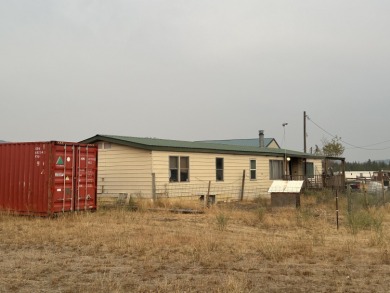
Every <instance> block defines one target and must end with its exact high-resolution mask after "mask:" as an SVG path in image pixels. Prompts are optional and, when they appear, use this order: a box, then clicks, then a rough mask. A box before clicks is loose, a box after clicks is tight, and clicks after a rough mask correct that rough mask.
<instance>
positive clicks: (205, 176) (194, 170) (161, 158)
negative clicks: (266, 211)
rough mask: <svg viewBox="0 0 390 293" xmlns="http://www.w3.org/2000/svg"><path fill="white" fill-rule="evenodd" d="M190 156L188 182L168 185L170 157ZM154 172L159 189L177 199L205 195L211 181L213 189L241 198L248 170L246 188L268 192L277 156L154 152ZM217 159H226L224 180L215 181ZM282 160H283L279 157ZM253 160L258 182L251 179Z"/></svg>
mask: <svg viewBox="0 0 390 293" xmlns="http://www.w3.org/2000/svg"><path fill="white" fill-rule="evenodd" d="M170 156H178V157H180V156H184V157H189V165H190V168H189V170H190V171H189V172H190V174H189V182H171V183H170V182H169V157H170ZM152 158H153V159H152V160H153V168H152V169H153V173H155V174H156V186H157V189H158V190H160V192H161V193H163V191H164V190H165V191H167V190H169V191H170V192H171V193H174V196H178V194H177V193H180V195H191V193H204V190H205V189H206V190H207V186H208V182H209V181H211V184H212V188H214V189H218V190H221V189H223V188H226V189H231V190H232V191H233V192H234V193H236V194H237V195H238V193H239V190H240V189H241V185H242V175H243V170H245V189H246V190H247V191H249V190H254V189H261V190H266V189H268V187H269V186H270V185H271V183H272V181H271V180H269V160H270V159H278V158H276V157H265V156H253V155H251V156H247V155H231V154H229V155H228V154H208V153H187V152H161V151H153V153H152ZM216 158H223V159H224V180H223V181H216V166H215V160H216ZM279 159H280V158H279ZM250 160H256V173H257V174H256V175H257V176H256V177H257V179H256V180H250Z"/></svg>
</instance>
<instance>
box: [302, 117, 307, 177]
mask: <svg viewBox="0 0 390 293" xmlns="http://www.w3.org/2000/svg"><path fill="white" fill-rule="evenodd" d="M303 152H304V153H306V111H303ZM303 176H304V178H305V180H306V176H307V169H306V158H305V159H304V165H303Z"/></svg>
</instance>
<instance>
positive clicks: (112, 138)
mask: <svg viewBox="0 0 390 293" xmlns="http://www.w3.org/2000/svg"><path fill="white" fill-rule="evenodd" d="M99 141H106V142H111V143H115V144H119V145H125V146H130V147H134V148H139V149H146V150H160V151H176V152H197V153H221V154H246V155H263V156H279V157H282V156H284V155H285V154H286V155H287V156H290V157H298V158H316V159H323V158H325V157H323V156H317V155H313V154H305V153H303V152H297V151H292V150H285V149H276V148H266V147H264V148H260V147H253V146H242V145H227V144H220V143H205V142H193V141H180V140H169V139H159V138H148V137H144V138H143V137H131V136H118V135H99V134H98V135H95V136H93V137H91V138H88V139H85V140H83V141H80V143H96V142H99ZM338 159H340V158H338Z"/></svg>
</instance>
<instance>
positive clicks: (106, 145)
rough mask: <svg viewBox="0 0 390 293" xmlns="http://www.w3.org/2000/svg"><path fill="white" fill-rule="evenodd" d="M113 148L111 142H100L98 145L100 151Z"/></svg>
mask: <svg viewBox="0 0 390 293" xmlns="http://www.w3.org/2000/svg"><path fill="white" fill-rule="evenodd" d="M110 148H111V143H109V142H99V143H98V149H100V150H101V149H105V150H106V149H110Z"/></svg>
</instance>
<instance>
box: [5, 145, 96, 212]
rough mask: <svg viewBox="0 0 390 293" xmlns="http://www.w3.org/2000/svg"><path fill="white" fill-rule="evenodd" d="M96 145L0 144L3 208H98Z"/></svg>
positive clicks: (21, 209) (32, 209)
mask: <svg viewBox="0 0 390 293" xmlns="http://www.w3.org/2000/svg"><path fill="white" fill-rule="evenodd" d="M96 156H97V149H96V147H95V146H86V145H80V144H76V143H57V142H32V143H30V142H29V143H12V144H1V145H0V208H1V209H2V210H9V211H13V212H17V213H22V214H36V215H50V214H53V213H57V212H65V211H73V210H84V209H88V210H94V209H96V172H97V170H96V167H97V166H96Z"/></svg>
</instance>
